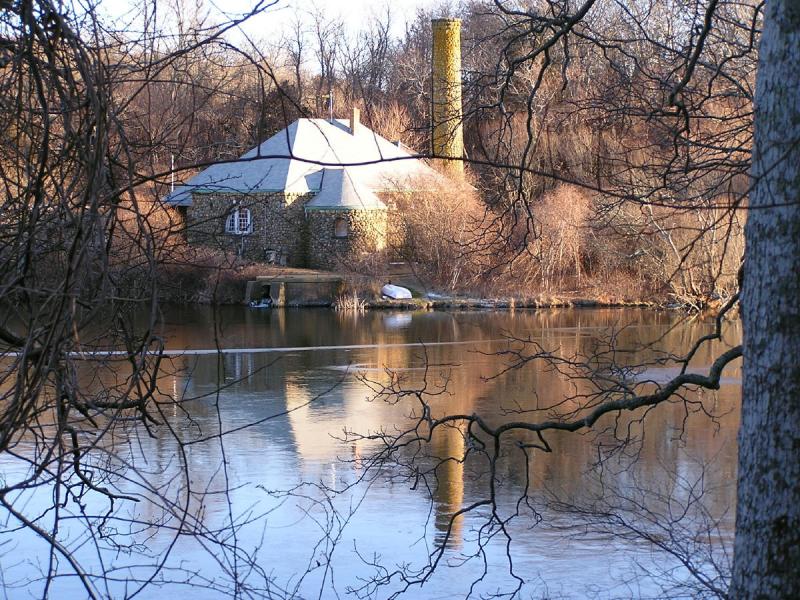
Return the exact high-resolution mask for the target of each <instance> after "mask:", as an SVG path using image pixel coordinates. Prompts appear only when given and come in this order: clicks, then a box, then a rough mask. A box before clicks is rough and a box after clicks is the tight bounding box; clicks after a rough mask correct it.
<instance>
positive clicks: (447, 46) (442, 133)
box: [431, 19, 464, 175]
mask: <svg viewBox="0 0 800 600" xmlns="http://www.w3.org/2000/svg"><path fill="white" fill-rule="evenodd" d="M431 24H432V27H433V58H432V73H431V75H432V90H431V102H432V106H431V118H432V125H433V133H432V136H431V142H432V147H431V151H432V152H433V155H434V156H440V157H446V158H456V159H459V160H448V161H445V168H446V169H447V171H448V172H450V173H451V174H454V175H455V174H462V173H463V172H464V164H463V162H462V161H461V160H460V159H461V158H462V157H463V156H464V132H463V130H462V125H461V120H462V113H461V20H460V19H433V20H432V21H431Z"/></svg>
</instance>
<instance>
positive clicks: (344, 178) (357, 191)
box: [305, 168, 386, 210]
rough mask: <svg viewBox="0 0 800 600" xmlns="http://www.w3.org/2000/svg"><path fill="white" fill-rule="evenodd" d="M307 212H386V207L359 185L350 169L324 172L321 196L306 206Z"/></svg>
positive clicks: (327, 169) (328, 169)
mask: <svg viewBox="0 0 800 600" xmlns="http://www.w3.org/2000/svg"><path fill="white" fill-rule="evenodd" d="M305 209H306V210H352V209H360V210H386V205H385V204H384V203H383V202H381V201H380V199H379V198H378V197H377V196H376V195H375V194H374V193H373V192H372V191H371V190H369V189H368V188H367V187H365V186H364V185H361V184H360V183H358V181H357V180H355V179H354V177H353V176H352V174H351V173H350V169H349V168H338V169H337V168H326V169H324V170H323V171H322V185H321V187H320V190H319V194H317V195H316V196H314V197H313V198H312V199H311V200H309V201H308V202H307V203H306V205H305Z"/></svg>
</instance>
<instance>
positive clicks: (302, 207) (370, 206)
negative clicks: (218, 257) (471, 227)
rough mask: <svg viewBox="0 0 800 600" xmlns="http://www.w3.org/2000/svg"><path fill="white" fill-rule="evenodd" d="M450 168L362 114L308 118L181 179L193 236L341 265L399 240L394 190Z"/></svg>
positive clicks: (249, 252) (257, 253)
mask: <svg viewBox="0 0 800 600" xmlns="http://www.w3.org/2000/svg"><path fill="white" fill-rule="evenodd" d="M439 177H440V176H439V175H438V174H437V173H436V172H435V171H434V170H433V169H431V168H430V166H428V164H427V163H426V162H425V161H423V160H421V159H418V158H414V157H413V156H412V155H411V154H410V153H409V152H408V151H407V150H406V149H405V148H404V147H403V146H402V145H401V144H400V143H393V142H390V141H388V140H386V139H385V138H383V137H381V136H379V135H378V134H376V133H375V132H374V131H371V130H370V129H368V128H367V127H365V126H364V125H362V124H361V123H360V122H359V113H358V110H354V111H353V116H352V117H351V119H350V120H349V121H347V120H333V121H328V120H325V119H299V120H297V121H295V122H294V123H292V124H291V125H289V126H288V127H287V128H286V129H284V130H282V131H280V132H279V133H277V134H275V135H274V136H272V137H271V138H269V139H268V140H266V141H265V142H263V143H262V144H260V145H259V146H257V147H256V148H253V149H252V150H250V151H249V152H247V153H246V154H244V155H243V156H242V157H241V158H239V159H238V160H236V161H231V162H221V163H218V164H215V165H212V166H211V167H209V168H207V169H205V170H204V171H201V172H200V173H198V174H197V175H195V176H194V177H192V178H191V179H189V180H188V181H187V182H185V183H184V184H182V185H179V186H176V188H175V189H174V190H173V192H172V193H171V194H170V195H169V196H168V197H167V198H166V202H167V203H168V204H170V205H172V206H174V207H177V208H178V209H179V210H180V211H181V212H182V213H183V214H184V219H185V224H186V235H187V241H188V243H190V244H198V245H204V246H210V247H214V248H217V249H221V250H226V251H233V252H236V253H237V254H239V255H241V256H244V257H247V258H250V259H253V260H261V261H264V260H265V261H268V262H275V263H278V264H285V265H290V266H296V267H313V268H322V269H335V268H337V267H339V266H341V265H347V264H352V263H354V262H357V261H359V260H361V259H363V258H364V257H365V256H367V255H370V254H373V253H375V252H379V251H381V250H384V249H386V248H387V247H389V246H391V244H392V242H393V240H391V239H390V238H391V231H392V229H391V228H390V227H388V222H389V220H390V216H389V213H390V212H391V210H392V202H391V200H390V198H391V197H392V196H393V195H394V193H396V192H408V191H414V190H417V189H421V188H423V187H427V184H426V181H429V182H430V181H433V180H434V179H436V178H439Z"/></svg>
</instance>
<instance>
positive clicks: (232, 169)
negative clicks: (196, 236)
mask: <svg viewBox="0 0 800 600" xmlns="http://www.w3.org/2000/svg"><path fill="white" fill-rule="evenodd" d="M309 161H310V162H309ZM358 163H368V164H358ZM336 165H350V166H348V167H347V171H348V175H349V177H350V178H351V179H352V181H354V182H357V185H358V186H361V187H363V188H366V189H368V190H372V191H381V190H391V189H396V188H397V187H398V186H399V187H401V188H406V189H413V187H414V184H413V183H411V181H412V180H415V179H420V178H425V177H434V178H436V177H438V174H437V173H436V172H435V171H434V170H433V169H431V168H430V167H429V166H428V165H427V164H426V163H425V162H424V161H422V160H420V159H416V158H413V157H412V155H411V154H410V153H409V152H408V151H406V150H405V149H404V148H401V147H398V146H397V145H395V144H393V143H392V142H390V141H388V140H387V139H385V138H383V137H381V136H379V135H378V134H377V133H375V132H373V131H371V130H370V129H368V128H367V127H365V126H363V125H360V126H359V127H357V128H356V133H355V135H353V134H352V133H351V132H350V127H349V123H348V122H347V121H344V120H341V119H340V120H335V121H327V120H325V119H299V120H297V121H295V122H294V123H292V124H291V125H289V126H288V127H287V128H286V129H284V130H283V131H280V132H278V133H276V134H275V135H273V136H272V137H271V138H269V139H268V140H266V141H265V142H262V143H261V144H260V145H259V146H256V147H255V148H253V149H252V150H250V151H249V152H247V153H245V154H244V155H242V157H241V158H240V159H239V160H237V161H233V162H226V163H218V164H215V165H212V166H210V167H208V168H207V169H205V170H204V171H201V172H200V173H198V174H197V175H195V176H194V177H192V178H191V179H189V180H188V181H187V182H186V183H185V184H183V185H180V186H176V187H175V190H174V191H173V192H172V193H171V194H170V195H169V196H167V198H166V201H167V202H169V203H171V204H175V205H180V206H188V205H191V202H192V201H191V193H192V192H206V193H208V192H240V193H255V192H287V193H298V194H305V193H308V192H318V191H320V189H321V186H322V173H323V170H324V169H325V168H326V166H327V167H331V166H336ZM376 200H377V198H376ZM378 202H380V201H378Z"/></svg>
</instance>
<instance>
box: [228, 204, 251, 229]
mask: <svg viewBox="0 0 800 600" xmlns="http://www.w3.org/2000/svg"><path fill="white" fill-rule="evenodd" d="M225 233H230V234H232V235H247V234H248V233H253V213H252V212H250V209H249V208H241V207H237V208H234V209H233V210H232V211H231V212H230V214H229V215H228V218H227V219H226V220H225Z"/></svg>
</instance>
